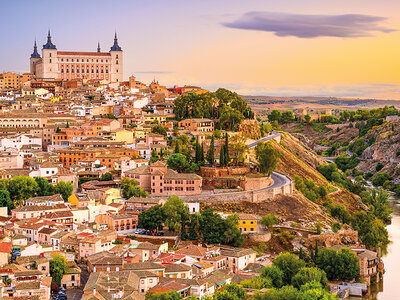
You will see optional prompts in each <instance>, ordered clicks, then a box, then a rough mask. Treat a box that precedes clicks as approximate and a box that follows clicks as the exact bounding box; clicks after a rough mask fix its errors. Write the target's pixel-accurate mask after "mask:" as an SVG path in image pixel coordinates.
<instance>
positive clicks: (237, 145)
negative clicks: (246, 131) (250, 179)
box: [227, 134, 249, 165]
mask: <svg viewBox="0 0 400 300" xmlns="http://www.w3.org/2000/svg"><path fill="white" fill-rule="evenodd" d="M229 150H230V151H231V152H232V153H233V159H234V164H235V165H240V164H243V163H244V162H245V160H246V153H247V152H248V151H249V147H248V146H247V145H246V138H245V137H244V136H243V135H240V134H237V135H235V136H233V137H232V139H231V143H230V144H229ZM227 159H228V160H229V159H230V158H229V157H227Z"/></svg>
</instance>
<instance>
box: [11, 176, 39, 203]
mask: <svg viewBox="0 0 400 300" xmlns="http://www.w3.org/2000/svg"><path fill="white" fill-rule="evenodd" d="M8 192H9V193H10V197H11V200H13V202H14V204H15V205H23V204H24V200H26V199H28V198H31V197H34V196H36V195H37V193H38V192H39V185H38V184H37V182H36V181H35V179H33V178H31V177H29V176H15V177H13V178H11V179H10V180H9V182H8Z"/></svg>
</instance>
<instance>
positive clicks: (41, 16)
mask: <svg viewBox="0 0 400 300" xmlns="http://www.w3.org/2000/svg"><path fill="white" fill-rule="evenodd" d="M0 11H1V14H0V16H1V17H0V25H1V28H2V30H1V31H0V40H1V44H0V45H1V46H0V72H1V71H15V72H27V71H29V55H30V54H31V52H32V46H33V42H34V39H35V37H36V40H37V43H38V45H39V48H40V49H41V45H43V44H44V43H45V39H46V34H47V30H48V28H50V29H51V32H52V37H53V42H54V43H55V44H56V45H57V48H58V49H59V50H81V51H95V50H96V47H97V42H98V41H100V44H101V47H102V50H103V51H108V50H109V49H110V46H111V45H112V42H113V35H114V31H115V30H116V31H117V33H118V37H119V44H120V46H121V47H122V49H123V50H124V75H125V79H127V78H128V77H129V75H131V74H134V75H135V76H136V77H137V79H138V80H141V81H143V82H145V83H149V82H150V81H151V80H152V79H153V78H156V79H157V80H159V82H160V83H162V84H165V85H168V86H170V85H174V84H177V85H183V84H193V85H200V86H203V87H206V88H209V89H212V90H214V89H216V88H218V87H226V88H229V89H232V90H235V91H237V92H238V93H241V94H246V95H250V94H251V95H279V96H302V95H323V96H348V97H374V98H383V99H400V32H399V31H398V30H399V29H400V1H398V0H380V1H376V0H374V1H372V0H335V1H321V0H318V1H317V0H303V1H299V0H279V1H276V0H245V1H244V0H151V1H149V0H147V1H143V0H141V1H136V0H126V1H119V0H116V1H103V0H92V1H75V0H68V1H43V0H40V1H7V2H5V1H2V2H1V4H0Z"/></svg>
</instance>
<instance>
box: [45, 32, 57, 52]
mask: <svg viewBox="0 0 400 300" xmlns="http://www.w3.org/2000/svg"><path fill="white" fill-rule="evenodd" d="M43 49H57V48H56V45H54V44H53V43H52V41H51V34H50V29H49V32H48V33H47V43H46V44H45V45H43Z"/></svg>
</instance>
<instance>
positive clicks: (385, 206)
mask: <svg viewBox="0 0 400 300" xmlns="http://www.w3.org/2000/svg"><path fill="white" fill-rule="evenodd" d="M369 199H370V201H369V206H370V208H372V213H373V214H374V215H375V216H376V217H377V218H378V219H380V220H382V221H383V222H385V223H389V222H390V220H391V219H392V212H393V210H392V209H391V208H390V203H389V200H388V199H389V193H388V192H387V191H386V190H382V189H380V190H379V191H376V190H375V189H373V190H372V191H371V197H370V198H369Z"/></svg>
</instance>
